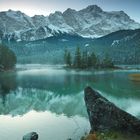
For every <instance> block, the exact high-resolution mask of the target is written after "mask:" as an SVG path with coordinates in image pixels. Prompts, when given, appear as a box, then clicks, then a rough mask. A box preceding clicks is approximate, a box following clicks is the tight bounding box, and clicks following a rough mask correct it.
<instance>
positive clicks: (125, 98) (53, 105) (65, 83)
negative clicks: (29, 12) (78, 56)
mask: <svg viewBox="0 0 140 140" xmlns="http://www.w3.org/2000/svg"><path fill="white" fill-rule="evenodd" d="M17 69H18V70H17V71H16V72H5V73H0V139H1V140H8V139H11V140H20V139H22V136H23V135H25V134H26V133H28V132H31V131H35V132H37V133H38V134H39V140H67V139H68V138H72V139H74V140H78V139H80V137H81V136H82V135H84V134H85V133H88V132H89V130H90V124H89V121H88V116H87V112H86V108H85V103H84V98H83V96H84V93H83V90H84V88H85V87H86V86H91V87H93V88H94V89H96V90H98V91H99V92H100V93H101V94H102V95H103V96H104V97H106V98H107V99H108V100H110V101H112V102H113V103H115V104H116V105H117V106H119V107H120V108H121V109H123V110H125V111H127V112H129V113H131V114H132V115H134V116H136V117H138V118H140V82H135V81H131V80H130V78H129V74H132V73H140V70H135V69H133V70H100V71H75V70H65V69H63V67H62V66H49V65H39V64H38V65H18V66H17Z"/></svg>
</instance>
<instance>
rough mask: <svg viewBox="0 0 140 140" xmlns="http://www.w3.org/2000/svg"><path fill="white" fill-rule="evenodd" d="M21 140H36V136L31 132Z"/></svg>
mask: <svg viewBox="0 0 140 140" xmlns="http://www.w3.org/2000/svg"><path fill="white" fill-rule="evenodd" d="M23 140H38V134H37V133H36V132H31V133H28V134H26V135H25V136H23Z"/></svg>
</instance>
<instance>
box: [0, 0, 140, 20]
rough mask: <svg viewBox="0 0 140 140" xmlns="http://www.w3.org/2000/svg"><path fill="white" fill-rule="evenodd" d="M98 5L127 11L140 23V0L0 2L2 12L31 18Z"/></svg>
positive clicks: (7, 0) (112, 9) (108, 8)
mask: <svg viewBox="0 0 140 140" xmlns="http://www.w3.org/2000/svg"><path fill="white" fill-rule="evenodd" d="M93 4H96V5H98V6H100V7H101V8H102V9H103V10H105V11H116V10H117V11H120V10H123V11H125V12H126V13H127V14H128V15H129V16H130V17H131V18H132V19H134V20H136V21H138V22H140V0H0V11H6V10H8V9H12V10H20V11H22V12H24V13H26V14H27V15H29V16H33V15H35V14H36V15H45V16H46V15H49V14H50V13H53V12H55V11H62V12H63V11H64V10H66V9H67V8H72V9H75V10H80V9H82V8H85V7H87V6H88V5H93Z"/></svg>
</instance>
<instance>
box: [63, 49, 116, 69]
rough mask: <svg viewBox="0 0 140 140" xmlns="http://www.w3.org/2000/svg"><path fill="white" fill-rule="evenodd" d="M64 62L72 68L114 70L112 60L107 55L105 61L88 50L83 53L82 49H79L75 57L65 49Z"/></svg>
mask: <svg viewBox="0 0 140 140" xmlns="http://www.w3.org/2000/svg"><path fill="white" fill-rule="evenodd" d="M64 62H65V64H66V66H67V67H70V68H79V69H86V68H113V67H114V64H113V62H112V60H111V58H110V57H109V56H108V55H107V54H106V55H105V56H104V58H103V59H99V58H98V57H97V55H95V53H94V52H88V51H87V50H85V51H83V52H81V50H80V47H77V49H76V51H75V55H74V57H72V54H71V52H70V51H68V50H67V49H65V53H64Z"/></svg>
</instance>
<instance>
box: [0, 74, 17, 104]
mask: <svg viewBox="0 0 140 140" xmlns="http://www.w3.org/2000/svg"><path fill="white" fill-rule="evenodd" d="M16 88H17V83H16V75H15V74H11V73H1V74H0V98H2V103H3V105H5V102H6V96H7V95H8V94H9V93H10V91H11V90H15V89H16Z"/></svg>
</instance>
